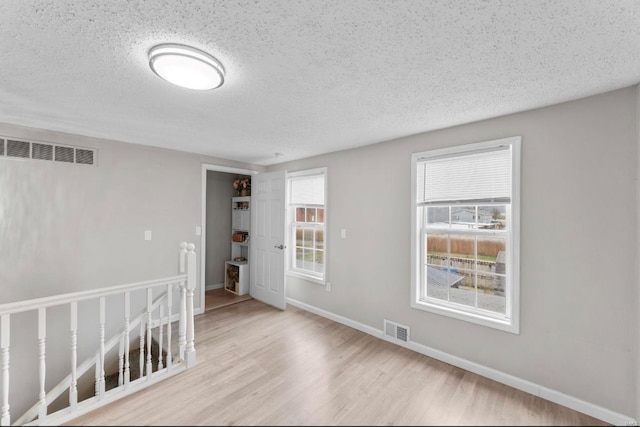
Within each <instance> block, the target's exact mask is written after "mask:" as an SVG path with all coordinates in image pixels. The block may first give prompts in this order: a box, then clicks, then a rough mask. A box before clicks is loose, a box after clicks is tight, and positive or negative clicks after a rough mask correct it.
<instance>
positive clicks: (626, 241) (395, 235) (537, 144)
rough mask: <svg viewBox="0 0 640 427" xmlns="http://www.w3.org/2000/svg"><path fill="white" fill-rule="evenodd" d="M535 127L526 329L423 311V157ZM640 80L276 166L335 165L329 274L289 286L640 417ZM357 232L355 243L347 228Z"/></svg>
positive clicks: (525, 267) (323, 305) (363, 319)
mask: <svg viewBox="0 0 640 427" xmlns="http://www.w3.org/2000/svg"><path fill="white" fill-rule="evenodd" d="M514 135H521V136H522V183H521V191H522V193H521V196H522V197H521V199H522V204H521V208H522V209H521V223H522V228H521V318H520V325H521V328H520V330H521V332H520V334H519V335H514V334H511V333H508V332H502V331H499V330H495V329H492V328H488V327H484V326H479V325H476V324H471V323H468V322H464V321H460V320H456V319H452V318H449V317H445V316H441V315H438V314H432V313H428V312H424V311H421V310H417V309H412V308H410V305H409V304H410V286H411V284H410V263H411V260H410V233H411V227H410V182H411V181H410V180H411V177H410V157H411V153H414V152H420V151H424V150H429V149H432V148H442V147H448V146H454V145H460V144H468V143H473V142H480V141H486V140H492V139H498V138H503V137H508V136H514ZM637 149H638V148H637V140H636V89H635V87H631V88H626V89H622V90H617V91H614V92H609V93H605V94H602V95H598V96H593V97H589V98H585V99H581V100H577V101H573V102H568V103H564V104H560V105H555V106H550V107H546V108H541V109H537V110H533V111H527V112H522V113H518V114H513V115H509V116H505V117H500V118H496V119H492V120H486V121H482V122H477V123H473V124H469V125H464V126H458V127H453V128H449V129H444V130H440V131H434V132H428V133H423V134H419V135H414V136H410V137H407V138H401V139H397V140H394V141H389V142H385V143H380V144H376V145H372V146H367V147H362V148H357V149H352V150H347V151H341V152H336V153H332V154H327V155H322V156H317V157H313V158H308V159H304V160H300V161H293V162H289V163H284V164H280V165H276V166H272V167H270V168H268V170H277V169H287V170H289V171H296V170H303V169H308V168H316V167H322V166H326V167H327V168H328V210H329V214H328V215H329V229H328V238H329V240H328V251H329V252H328V268H329V271H328V279H329V281H330V282H331V286H332V290H331V292H327V291H326V290H325V288H324V287H322V286H318V285H316V284H313V283H310V282H307V281H304V280H301V279H296V278H288V281H287V296H288V297H290V298H293V299H296V300H298V301H301V302H303V303H306V304H309V305H311V306H315V307H317V308H320V309H323V310H326V311H329V312H332V313H334V314H337V315H340V316H343V317H346V318H348V319H351V320H354V321H357V322H360V323H362V324H365V325H368V326H370V327H373V328H376V329H379V330H380V329H382V327H383V319H389V320H392V321H396V322H398V323H400V324H404V325H407V326H409V327H410V328H411V338H412V340H413V341H415V342H417V343H420V344H423V345H426V346H429V347H432V348H435V349H438V350H441V351H444V352H447V353H449V354H451V355H455V356H458V357H461V358H464V359H467V360H470V361H473V362H476V363H479V364H481V365H484V366H487V367H490V368H494V369H497V370H499V371H502V372H504V373H507V374H510V375H513V376H516V377H519V378H522V379H525V380H528V381H531V382H533V383H536V384H539V385H542V386H544V387H548V388H550V389H553V390H557V391H560V392H562V393H566V394H568V395H570V396H573V397H577V398H578V399H582V400H584V401H586V402H590V403H592V404H596V405H599V406H602V407H604V408H608V409H610V410H612V411H615V412H617V413H620V414H625V415H627V416H630V417H635V416H636V414H637V413H638V409H640V408H637V407H636V396H637V391H636V387H637V384H636V381H637V377H638V361H637V353H638V346H637V344H636V342H637V341H638V336H639V334H638V315H637V312H638V289H637V288H638V286H637V285H638V282H637V278H636V268H635V262H636V253H637V241H636V230H637V228H636V227H637V204H636V192H637V182H636V168H637ZM341 228H346V229H347V236H348V237H347V239H341V238H340V229H341Z"/></svg>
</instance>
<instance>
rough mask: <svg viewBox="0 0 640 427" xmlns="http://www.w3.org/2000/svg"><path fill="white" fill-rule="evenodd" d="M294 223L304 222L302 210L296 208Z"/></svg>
mask: <svg viewBox="0 0 640 427" xmlns="http://www.w3.org/2000/svg"><path fill="white" fill-rule="evenodd" d="M296 222H304V208H296Z"/></svg>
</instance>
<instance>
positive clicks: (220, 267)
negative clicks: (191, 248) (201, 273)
mask: <svg viewBox="0 0 640 427" xmlns="http://www.w3.org/2000/svg"><path fill="white" fill-rule="evenodd" d="M235 177H236V175H235V174H231V173H226V172H217V171H207V261H206V266H205V267H206V273H205V277H206V279H205V284H206V285H208V286H210V285H218V284H224V262H225V261H229V260H230V259H231V198H232V197H233V196H235V195H236V191H235V190H234V188H233V186H232V182H233V180H234V179H235Z"/></svg>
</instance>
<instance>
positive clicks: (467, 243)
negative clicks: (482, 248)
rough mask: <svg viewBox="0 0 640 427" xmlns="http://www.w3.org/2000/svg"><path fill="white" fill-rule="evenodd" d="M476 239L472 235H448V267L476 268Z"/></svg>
mask: <svg viewBox="0 0 640 427" xmlns="http://www.w3.org/2000/svg"><path fill="white" fill-rule="evenodd" d="M475 245H476V239H475V237H474V236H458V235H451V236H450V244H449V246H450V260H451V264H450V267H453V268H457V269H464V270H475V269H476V259H475V258H476V256H475V253H476V248H475Z"/></svg>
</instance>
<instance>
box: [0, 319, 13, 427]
mask: <svg viewBox="0 0 640 427" xmlns="http://www.w3.org/2000/svg"><path fill="white" fill-rule="evenodd" d="M9 319H10V317H9V314H3V315H2V316H0V370H1V371H2V407H1V408H0V425H2V426H8V425H10V420H11V416H10V413H9V338H10V335H9V331H10V327H9Z"/></svg>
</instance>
